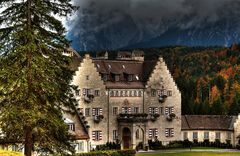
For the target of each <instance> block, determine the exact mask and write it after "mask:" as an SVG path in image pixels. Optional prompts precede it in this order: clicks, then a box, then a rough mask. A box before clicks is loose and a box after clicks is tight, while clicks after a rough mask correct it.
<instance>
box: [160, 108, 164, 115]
mask: <svg viewBox="0 0 240 156" xmlns="http://www.w3.org/2000/svg"><path fill="white" fill-rule="evenodd" d="M159 114H160V115H164V107H160V108H159Z"/></svg>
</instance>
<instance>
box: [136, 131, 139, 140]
mask: <svg viewBox="0 0 240 156" xmlns="http://www.w3.org/2000/svg"><path fill="white" fill-rule="evenodd" d="M136 139H139V129H137V131H136Z"/></svg>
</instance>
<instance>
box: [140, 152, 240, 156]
mask: <svg viewBox="0 0 240 156" xmlns="http://www.w3.org/2000/svg"><path fill="white" fill-rule="evenodd" d="M136 156H240V153H238V152H235V153H234V152H232V153H231V152H176V153H137V154H136Z"/></svg>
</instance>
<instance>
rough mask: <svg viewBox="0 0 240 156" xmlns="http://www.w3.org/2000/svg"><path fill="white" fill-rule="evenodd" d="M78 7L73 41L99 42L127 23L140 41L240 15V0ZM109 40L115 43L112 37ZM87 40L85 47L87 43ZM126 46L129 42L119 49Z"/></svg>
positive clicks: (91, 1)
mask: <svg viewBox="0 0 240 156" xmlns="http://www.w3.org/2000/svg"><path fill="white" fill-rule="evenodd" d="M74 4H75V5H77V6H80V9H79V10H78V12H77V13H76V15H75V16H74V17H73V18H72V20H71V21H69V24H68V25H69V28H68V29H69V32H70V33H71V35H72V37H73V38H74V37H76V36H79V37H80V39H81V40H83V41H84V40H85V41H94V40H96V33H98V32H101V31H102V32H103V30H104V33H112V32H111V31H113V30H112V29H113V28H110V30H109V31H110V32H107V30H108V28H109V27H113V26H114V27H116V25H119V24H123V23H124V21H126V22H128V23H130V24H125V23H124V25H123V27H122V29H128V28H127V27H128V26H130V25H133V24H134V27H135V29H136V32H134V33H135V36H136V34H138V35H137V36H136V38H137V39H136V41H132V40H133V39H131V41H132V42H138V41H142V40H143V39H148V38H153V37H155V36H158V35H161V34H162V33H163V32H165V31H166V30H168V28H170V27H173V26H174V27H178V28H180V29H189V28H193V27H196V28H197V27H204V26H205V25H207V23H215V22H217V21H219V20H220V19H221V18H222V16H223V15H224V16H225V15H227V14H229V15H227V16H231V14H238V15H240V11H239V10H240V5H239V4H240V0H75V1H74ZM119 26H121V25H119ZM125 26H126V27H125ZM120 32H121V31H120ZM123 32H125V31H123ZM130 36H131V35H130ZM133 36H134V35H133ZM111 37H112V38H111ZM118 39H119V38H118ZM109 40H114V39H113V36H112V35H110V36H109ZM83 41H81V44H82V46H83V45H84V44H87V43H86V42H83ZM95 42H96V41H95ZM88 43H89V42H88ZM112 44H113V43H112ZM124 44H127V41H126V43H125V42H124V43H123V45H119V46H124ZM85 46H86V45H85ZM83 49H84V48H83Z"/></svg>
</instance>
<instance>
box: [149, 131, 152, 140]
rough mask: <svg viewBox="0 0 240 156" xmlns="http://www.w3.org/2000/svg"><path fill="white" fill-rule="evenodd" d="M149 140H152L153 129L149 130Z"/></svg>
mask: <svg viewBox="0 0 240 156" xmlns="http://www.w3.org/2000/svg"><path fill="white" fill-rule="evenodd" d="M149 138H152V129H149Z"/></svg>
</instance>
